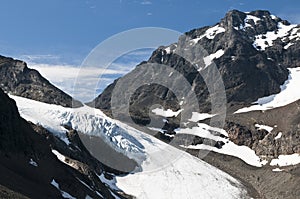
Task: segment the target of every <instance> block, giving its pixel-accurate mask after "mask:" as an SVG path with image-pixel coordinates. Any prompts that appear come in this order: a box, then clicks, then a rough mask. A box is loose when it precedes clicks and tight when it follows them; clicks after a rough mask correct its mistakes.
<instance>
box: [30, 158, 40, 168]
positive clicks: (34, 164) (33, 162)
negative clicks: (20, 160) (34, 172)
mask: <svg viewBox="0 0 300 199" xmlns="http://www.w3.org/2000/svg"><path fill="white" fill-rule="evenodd" d="M29 164H30V165H32V166H34V167H37V166H38V164H37V163H36V162H35V161H34V160H33V159H32V158H30V160H29Z"/></svg>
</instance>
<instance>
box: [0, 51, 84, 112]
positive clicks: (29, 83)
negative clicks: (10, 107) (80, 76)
mask: <svg viewBox="0 0 300 199" xmlns="http://www.w3.org/2000/svg"><path fill="white" fill-rule="evenodd" d="M0 88H1V89H2V90H4V91H5V92H7V93H11V94H13V95H18V96H22V97H26V98H30V99H33V100H37V101H41V102H46V103H50V104H58V105H62V106H64V107H79V106H82V104H81V103H80V102H79V101H76V100H74V99H72V97H71V96H69V95H68V94H66V93H65V92H63V91H61V90H59V89H58V88H56V87H55V86H53V85H52V84H51V83H50V82H49V81H48V80H47V79H45V78H44V77H43V76H41V74H40V73H39V72H38V71H36V70H34V69H30V68H28V67H27V64H26V63H25V62H23V61H20V60H14V59H12V58H8V57H4V56H0Z"/></svg>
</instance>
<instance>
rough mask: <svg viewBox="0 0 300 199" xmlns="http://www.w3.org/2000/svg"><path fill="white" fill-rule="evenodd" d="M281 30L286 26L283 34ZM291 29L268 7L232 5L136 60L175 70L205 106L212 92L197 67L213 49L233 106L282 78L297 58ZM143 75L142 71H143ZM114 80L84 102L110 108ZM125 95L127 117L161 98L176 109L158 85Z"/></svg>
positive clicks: (143, 113)
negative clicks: (213, 21) (214, 18)
mask: <svg viewBox="0 0 300 199" xmlns="http://www.w3.org/2000/svg"><path fill="white" fill-rule="evenodd" d="M283 30H286V32H285V33H284V34H283V33H282V31H283ZM270 32H272V33H273V34H274V35H273V37H276V38H275V39H274V40H273V41H272V40H271V42H270V41H269V40H268V39H266V38H267V36H269V35H268V34H270ZM297 33H298V26H291V25H290V24H289V22H287V21H285V20H282V19H280V18H278V17H275V16H273V15H271V14H270V13H269V12H268V11H254V12H250V13H243V12H240V11H236V10H233V11H230V12H229V13H227V14H226V16H225V17H224V18H223V19H222V20H221V21H220V22H219V23H218V24H216V25H214V26H211V27H203V28H199V29H194V30H191V31H189V32H187V33H185V34H184V35H182V36H181V37H180V38H179V40H178V42H177V43H176V44H171V45H170V46H167V47H159V48H158V49H157V50H155V51H154V52H153V54H152V56H151V57H150V58H149V60H148V61H147V62H142V63H141V64H140V65H144V64H149V63H157V64H164V65H167V66H170V67H171V68H173V69H175V70H176V71H178V72H180V73H181V74H182V75H183V76H184V77H185V78H186V80H187V81H188V82H189V83H190V85H191V88H193V91H194V92H195V93H196V95H197V99H198V103H199V109H200V111H203V112H209V111H210V108H211V104H210V96H211V95H213V94H214V93H209V92H208V89H207V86H206V84H205V81H204V79H203V77H202V75H201V74H200V73H199V72H198V71H197V69H198V70H200V71H202V72H204V73H205V72H206V71H208V72H209V67H207V66H206V63H205V61H203V58H205V57H207V56H208V55H213V54H215V53H216V54H218V53H219V54H221V56H217V57H216V55H215V56H213V58H214V59H213V61H214V63H215V65H216V67H217V68H218V70H219V72H220V74H221V77H222V80H223V82H224V86H225V92H226V99H227V102H228V105H229V107H228V108H229V110H231V111H233V110H236V108H234V107H236V105H241V104H242V105H247V104H249V103H252V102H254V101H256V100H257V99H258V98H260V97H263V96H268V95H271V94H275V93H278V92H279V91H280V85H282V84H283V83H284V81H285V80H287V78H288V70H287V68H288V67H296V66H299V64H300V63H299V60H300V59H299V53H298V52H299V49H300V42H299V40H298V39H297V38H298V37H297ZM201 49H204V50H201ZM183 51H188V53H186V54H184V57H185V58H183V57H182V56H179V55H178V54H180V53H179V52H183ZM192 63H193V64H194V65H193V66H192ZM195 63H197V66H196V67H195ZM138 68H139V66H137V68H136V69H134V70H133V71H132V72H131V73H135V72H136V71H137V70H138ZM147 75H149V74H146V73H145V74H144V76H145V77H146V76H147ZM152 75H153V76H155V75H158V74H152ZM122 78H127V76H126V75H125V76H124V77H122ZM118 81H119V80H116V81H115V82H114V83H113V84H111V85H109V86H108V87H107V88H106V89H105V90H104V92H103V93H102V94H100V95H99V96H98V97H97V98H96V99H95V100H94V101H93V102H91V103H89V105H91V106H95V107H96V108H100V109H102V110H103V111H104V112H106V113H108V114H110V103H111V93H112V91H113V89H114V86H115V85H116V83H117V82H118ZM174 81H176V80H174ZM131 98H132V100H131V104H130V109H131V117H132V118H136V119H135V120H136V121H139V123H149V122H150V121H149V117H148V113H149V108H150V107H151V106H152V105H153V104H161V105H162V106H164V108H165V109H167V108H171V109H173V110H178V109H179V104H178V103H179V100H180V99H176V97H175V95H174V93H172V91H170V90H169V89H168V88H166V87H163V86H161V85H155V84H152V85H143V86H141V87H140V88H139V89H137V90H136V92H135V93H134V95H133V96H132V97H131Z"/></svg>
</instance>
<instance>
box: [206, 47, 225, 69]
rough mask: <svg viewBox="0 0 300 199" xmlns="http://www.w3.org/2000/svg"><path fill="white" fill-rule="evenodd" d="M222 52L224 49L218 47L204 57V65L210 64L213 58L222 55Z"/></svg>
mask: <svg viewBox="0 0 300 199" xmlns="http://www.w3.org/2000/svg"><path fill="white" fill-rule="evenodd" d="M224 52H225V51H224V50H223V49H219V50H218V51H217V52H215V53H213V54H210V55H208V56H206V57H204V58H203V61H204V63H205V67H207V66H209V65H211V64H212V61H213V59H218V58H220V57H222V56H223V55H224Z"/></svg>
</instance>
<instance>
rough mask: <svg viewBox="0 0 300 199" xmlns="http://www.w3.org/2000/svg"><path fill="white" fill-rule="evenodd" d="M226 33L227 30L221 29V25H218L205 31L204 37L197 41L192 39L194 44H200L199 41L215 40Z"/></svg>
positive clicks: (198, 38)
mask: <svg viewBox="0 0 300 199" xmlns="http://www.w3.org/2000/svg"><path fill="white" fill-rule="evenodd" d="M223 32H225V28H223V27H221V26H220V25H216V26H214V27H211V28H209V29H207V30H206V31H205V33H204V34H203V35H201V36H200V37H197V38H195V39H192V40H191V41H192V42H193V43H198V41H199V40H201V39H202V38H204V37H206V38H207V39H214V38H215V36H216V35H218V34H220V33H223Z"/></svg>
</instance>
